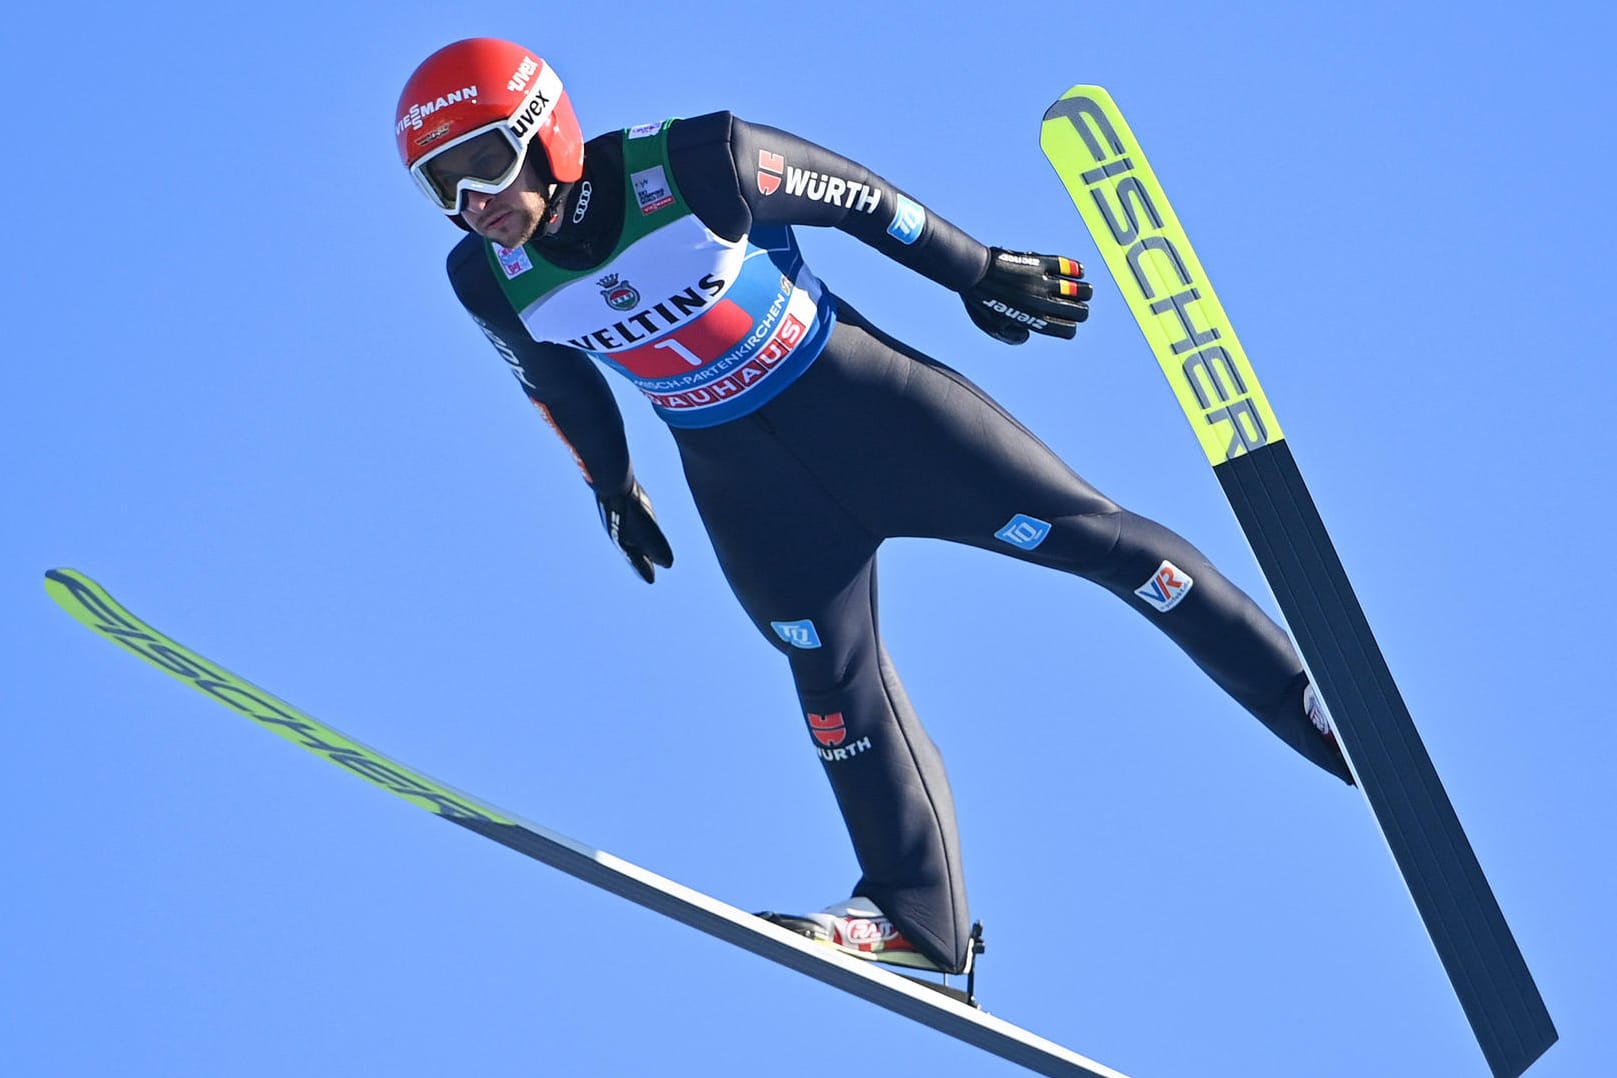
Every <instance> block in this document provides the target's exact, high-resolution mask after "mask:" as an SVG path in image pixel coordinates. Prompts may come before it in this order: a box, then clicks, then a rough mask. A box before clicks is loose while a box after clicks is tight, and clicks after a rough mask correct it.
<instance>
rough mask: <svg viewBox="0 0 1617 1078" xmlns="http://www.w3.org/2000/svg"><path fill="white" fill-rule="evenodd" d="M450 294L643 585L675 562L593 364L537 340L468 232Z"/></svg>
mask: <svg viewBox="0 0 1617 1078" xmlns="http://www.w3.org/2000/svg"><path fill="white" fill-rule="evenodd" d="M449 279H450V282H451V283H452V284H453V285H454V288H455V295H456V296H457V297H458V298H459V299H460V302H461V305H462V306H464V307H465V308H466V311H467V313H468V314H470V315H471V316H472V320H473V321H475V322H476V323H477V325H478V328H480V329H481V330H482V331H483V334H484V336H486V337H488V339H489V343H490V344H492V345H494V349H495V351H497V352H499V354H500V357H501V358H502V359H504V360H505V362H506V364H507V365H508V366H509V367H510V368H511V373H512V374H514V375H515V376H516V379H517V381H518V382H519V383H520V384H521V385H522V390H523V392H524V393H526V394H527V396H528V399H529V400H530V401H532V402H533V403H534V405H535V406H536V407H537V408H538V409H539V412H540V414H541V415H543V416H544V418H545V422H547V423H549V424H550V427H551V429H552V430H554V431H555V432H556V434H557V435H558V436H560V438H561V440H562V442H563V443H564V444H565V445H566V446H567V448H568V451H569V452H571V453H572V455H573V460H574V462H575V463H577V465H578V469H579V471H580V472H582V473H583V475H584V481H585V482H586V483H588V484H589V485H590V488H591V489H592V490H593V491H594V492H595V500H596V508H597V509H598V510H599V512H600V517H601V524H602V526H603V527H605V528H606V531H607V534H608V535H609V536H611V538H612V541H613V543H615V544H616V545H617V547H618V549H620V550H621V551H622V552H623V554H624V556H625V557H626V558H628V560H629V564H630V566H631V567H632V568H633V569H634V570H635V572H637V573H638V574H640V576H641V578H642V579H644V580H645V581H646V582H647V583H648V584H649V583H651V582H652V580H653V579H654V577H655V569H654V568H653V566H655V565H661V566H664V567H667V566H671V565H672V564H673V560H674V556H673V553H672V551H671V550H670V549H669V546H668V540H667V539H666V538H664V536H663V533H662V530H661V529H660V528H659V527H658V526H657V519H656V517H655V515H653V513H652V508H651V500H650V499H649V498H648V497H646V494H645V491H643V490H642V489H641V488H640V484H639V483H638V482H637V481H636V480H635V478H634V469H633V467H632V466H631V464H630V461H629V443H628V440H627V438H625V436H624V433H623V414H622V413H621V412H620V411H619V410H618V405H617V400H616V399H615V398H614V397H613V396H612V390H611V388H610V387H609V386H608V385H607V384H606V378H605V377H604V376H602V374H601V371H600V369H599V368H598V367H596V365H595V363H594V362H593V361H592V360H591V359H590V358H589V357H588V356H586V355H585V354H584V353H583V352H580V351H578V350H576V349H573V348H568V347H566V346H564V345H559V344H551V343H548V342H540V341H535V340H534V339H533V338H532V336H530V335H529V333H528V331H527V329H526V328H525V327H524V326H523V325H522V322H521V320H520V319H518V318H517V316H516V312H515V311H513V310H512V309H511V304H510V302H509V301H507V300H506V298H505V296H504V294H503V293H502V292H501V291H500V289H499V286H498V285H497V284H496V283H495V281H494V277H493V271H492V270H490V269H489V265H488V258H487V255H486V253H485V252H484V248H483V244H482V241H481V240H479V239H478V238H477V237H475V236H468V237H466V238H465V239H463V240H462V241H461V242H460V243H459V244H457V245H456V247H455V249H454V250H453V251H451V252H450V255H449Z"/></svg>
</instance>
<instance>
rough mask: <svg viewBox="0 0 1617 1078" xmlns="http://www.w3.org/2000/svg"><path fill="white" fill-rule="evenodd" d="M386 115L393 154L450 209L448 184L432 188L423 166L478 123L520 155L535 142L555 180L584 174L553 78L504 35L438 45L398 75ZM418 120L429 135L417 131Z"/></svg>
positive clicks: (570, 116) (566, 106)
mask: <svg viewBox="0 0 1617 1078" xmlns="http://www.w3.org/2000/svg"><path fill="white" fill-rule="evenodd" d="M394 117H395V121H396V122H395V125H394V128H395V129H394V133H395V135H396V136H397V139H398V150H399V158H400V160H401V161H403V162H404V165H405V167H406V168H408V169H410V170H411V172H412V173H417V174H418V175H417V182H418V183H421V184H422V187H423V191H424V193H426V194H427V196H428V197H429V198H433V199H434V201H435V202H439V203H440V206H439V208H440V209H443V210H444V212H446V213H449V214H450V215H451V216H452V217H453V216H455V215H456V212H457V207H456V206H453V205H447V204H444V203H446V202H448V201H449V199H447V198H446V197H444V196H445V195H449V194H453V191H445V192H440V193H438V194H435V193H434V191H433V190H432V185H431V184H430V183H427V182H425V179H424V175H423V173H424V170H427V169H430V168H431V161H432V160H433V158H434V155H436V154H440V153H445V152H450V151H453V150H454V149H455V148H456V147H457V146H458V145H460V143H461V141H462V140H463V139H469V138H472V137H475V136H476V135H478V134H479V133H480V132H482V131H485V130H499V131H503V132H505V133H507V134H508V135H509V136H510V138H511V140H512V143H513V149H515V150H516V151H518V154H519V157H521V158H526V156H527V154H528V152H529V150H530V149H539V150H542V151H543V160H542V162H541V163H542V164H545V165H547V166H548V172H549V174H550V177H551V178H552V179H554V180H555V181H558V182H560V183H575V182H577V181H578V180H579V179H581V178H582V177H583V174H584V136H583V133H582V132H581V131H580V130H579V127H578V117H577V115H576V114H575V113H574V112H573V106H572V102H571V101H569V100H568V97H567V94H566V92H565V91H564V90H563V88H562V83H561V79H560V78H559V77H558V76H557V75H556V72H555V69H554V68H552V67H550V65H548V64H546V63H545V62H544V60H542V59H541V58H540V57H539V56H538V54H536V53H533V52H530V51H529V50H527V49H525V48H523V47H522V46H521V45H517V44H514V43H512V42H509V41H501V40H499V39H498V38H489V37H478V38H467V39H466V40H464V41H456V42H454V43H453V44H450V45H446V46H444V47H443V48H441V49H439V50H438V51H437V52H435V53H433V54H432V55H431V56H429V57H427V58H426V60H424V61H422V63H421V66H420V67H418V68H416V70H415V71H414V72H413V73H412V74H411V76H410V78H409V80H408V81H407V82H406V83H405V86H404V92H403V93H402V94H400V96H399V107H398V110H397V112H395V114H394ZM423 124H429V125H430V126H431V128H432V130H433V132H434V135H435V137H434V138H431V139H423V138H422V137H421V135H420V133H419V132H420V131H421V128H422V126H423Z"/></svg>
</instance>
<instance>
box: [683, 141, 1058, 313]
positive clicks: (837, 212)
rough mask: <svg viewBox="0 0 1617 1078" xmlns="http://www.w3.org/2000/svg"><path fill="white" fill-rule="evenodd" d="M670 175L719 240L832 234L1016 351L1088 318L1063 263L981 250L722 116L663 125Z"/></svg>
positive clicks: (896, 192)
mask: <svg viewBox="0 0 1617 1078" xmlns="http://www.w3.org/2000/svg"><path fill="white" fill-rule="evenodd" d="M670 151H671V156H672V159H673V162H674V167H675V175H676V176H677V177H678V178H679V180H680V184H681V188H682V189H683V190H684V191H685V193H686V198H687V200H688V201H689V202H690V203H691V208H692V209H693V210H695V211H696V213H697V215H698V216H699V217H701V218H702V220H703V222H704V223H705V224H707V225H708V227H710V228H712V229H713V230H714V231H715V232H718V233H719V234H720V235H723V236H726V237H727V238H730V239H735V238H739V237H740V236H741V235H742V234H743V233H745V232H746V231H747V230H748V229H749V228H750V227H752V226H753V225H754V224H755V223H756V224H776V225H780V224H784V225H812V226H818V227H827V228H837V229H840V230H842V231H843V232H846V233H848V234H849V235H851V236H854V237H855V238H857V239H859V240H861V241H863V242H864V243H867V244H869V245H870V246H871V247H874V248H875V249H876V250H878V251H880V252H881V253H882V254H884V255H886V256H888V257H889V258H891V259H893V260H894V261H895V262H898V263H899V264H900V265H903V266H906V267H908V268H909V269H912V270H914V271H915V272H917V273H920V274H922V275H924V276H926V277H928V278H930V279H931V280H934V281H936V282H937V283H939V284H941V285H943V286H944V287H945V288H949V289H951V290H953V291H955V292H959V293H960V294H961V297H962V299H963V300H964V301H965V304H966V310H967V313H968V314H970V316H971V319H972V322H973V323H975V324H976V325H977V326H978V327H979V328H980V329H982V330H983V331H984V332H985V333H988V334H989V335H990V336H993V337H995V338H997V339H999V340H1002V341H1005V342H1006V343H1009V344H1020V343H1022V342H1023V341H1025V340H1027V338H1028V334H1029V333H1030V332H1033V333H1043V334H1048V335H1050V336H1055V337H1065V338H1071V337H1072V336H1073V335H1074V334H1075V333H1076V332H1077V324H1078V323H1079V322H1082V321H1083V320H1084V319H1085V318H1087V317H1088V315H1089V308H1088V305H1087V303H1088V300H1089V297H1090V287H1089V284H1088V282H1086V281H1083V280H1082V279H1081V278H1082V276H1083V267H1082V266H1081V265H1080V264H1079V263H1077V262H1076V261H1074V260H1072V259H1069V258H1061V257H1059V256H1052V255H1034V254H1018V253H1015V252H1009V251H1002V250H1000V249H999V248H997V247H993V248H991V247H986V246H984V245H983V244H981V243H979V242H978V241H977V240H976V239H974V238H973V237H972V236H970V235H969V234H968V233H966V232H965V231H964V230H962V229H960V228H959V227H957V226H956V225H954V224H952V223H951V222H950V221H948V220H947V219H945V218H943V217H941V216H939V215H938V214H937V213H935V212H933V211H931V210H929V209H927V208H926V207H925V206H924V205H922V204H921V203H920V201H919V200H917V199H915V198H913V197H911V196H910V195H908V194H907V193H905V192H904V191H902V190H900V189H899V188H898V187H896V186H895V185H893V184H892V183H890V182H888V181H887V180H885V179H883V178H882V177H881V176H878V175H877V174H876V173H874V172H872V171H870V170H869V169H868V168H866V167H865V166H863V165H861V164H859V163H858V162H855V161H852V160H849V159H848V158H846V157H843V156H842V155H841V154H838V153H835V152H833V151H831V150H828V149H826V148H825V147H823V146H819V145H817V144H815V143H812V142H809V141H808V140H807V139H802V138H799V137H798V136H796V135H793V134H790V133H788V132H785V131H781V130H779V129H778V128H773V127H766V126H764V125H761V124H749V123H747V122H745V121H744V120H740V119H738V118H736V117H735V116H732V115H731V114H729V113H713V114H710V115H708V116H701V117H697V118H695V119H692V120H686V121H682V122H681V123H678V124H675V125H674V128H673V130H672V131H671V132H670Z"/></svg>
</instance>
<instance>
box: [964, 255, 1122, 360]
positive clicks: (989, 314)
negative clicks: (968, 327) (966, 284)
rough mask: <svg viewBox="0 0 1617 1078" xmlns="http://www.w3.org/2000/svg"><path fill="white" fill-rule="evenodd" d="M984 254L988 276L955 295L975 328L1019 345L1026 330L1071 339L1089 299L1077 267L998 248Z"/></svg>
mask: <svg viewBox="0 0 1617 1078" xmlns="http://www.w3.org/2000/svg"><path fill="white" fill-rule="evenodd" d="M988 252H989V253H988V272H987V273H985V274H983V279H982V280H980V281H978V282H977V283H976V284H975V285H973V286H972V287H970V288H968V289H966V290H965V291H964V292H962V293H960V298H961V299H963V300H965V301H966V313H967V314H969V315H971V320H972V321H973V322H975V323H977V328H978V329H980V330H982V331H983V332H984V333H986V334H988V335H989V336H990V337H993V338H995V339H997V340H1001V341H1004V342H1005V343H1006V344H1021V343H1022V342H1023V341H1025V340H1027V336H1028V333H1029V332H1030V331H1031V332H1033V333H1042V334H1045V335H1046V336H1049V337H1061V338H1063V339H1064V340H1069V341H1070V340H1072V338H1073V337H1074V336H1076V335H1077V333H1078V323H1079V322H1082V321H1083V320H1084V319H1086V318H1088V317H1089V304H1088V303H1087V302H1086V301H1087V300H1088V299H1089V297H1090V296H1091V295H1092V294H1093V289H1091V288H1090V287H1089V282H1088V281H1084V280H1080V279H1079V278H1081V277H1083V275H1084V267H1083V266H1082V265H1081V264H1080V263H1077V262H1074V261H1073V260H1072V259H1070V258H1062V257H1061V256H1060V255H1036V254H1018V253H1016V252H1015V251H1002V250H1000V249H999V248H998V247H990V248H989V249H988Z"/></svg>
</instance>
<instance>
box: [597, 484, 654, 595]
mask: <svg viewBox="0 0 1617 1078" xmlns="http://www.w3.org/2000/svg"><path fill="white" fill-rule="evenodd" d="M595 503H596V508H598V509H599V510H600V511H601V524H602V526H603V527H605V528H606V534H607V535H610V536H611V537H612V541H613V542H614V543H616V544H617V545H618V549H620V550H622V551H623V555H624V557H626V558H628V559H629V565H630V567H631V568H633V569H634V571H635V572H637V573H639V574H640V578H641V579H642V580H644V581H645V582H646V583H647V584H650V583H651V582H652V581H653V580H654V579H656V575H657V571H656V570H655V569H653V568H652V566H653V565H660V566H662V567H663V568H664V569H667V568H668V567H670V566H672V565H673V564H674V552H673V551H672V550H671V549H669V546H668V539H667V538H666V537H665V536H664V535H663V530H662V529H661V528H659V527H657V518H656V516H655V515H653V513H652V511H651V499H650V498H648V497H646V492H645V491H644V490H641V489H640V482H639V480H634V481H632V482H631V483H630V484H629V489H628V490H626V491H623V492H622V493H621V494H608V495H601V494H597V495H596V496H595Z"/></svg>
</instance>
